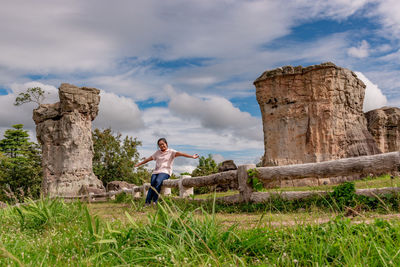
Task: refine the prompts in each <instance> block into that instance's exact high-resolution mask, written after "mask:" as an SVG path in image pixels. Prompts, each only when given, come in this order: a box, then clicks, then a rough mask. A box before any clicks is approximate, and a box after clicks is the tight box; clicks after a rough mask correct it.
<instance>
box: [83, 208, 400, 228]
mask: <svg viewBox="0 0 400 267" xmlns="http://www.w3.org/2000/svg"><path fill="white" fill-rule="evenodd" d="M156 209H157V208H156V207H149V208H140V207H139V208H138V207H133V206H132V205H131V204H119V203H93V204H89V210H90V212H91V213H92V214H93V215H97V216H99V217H100V218H102V219H105V220H107V221H116V220H118V221H120V222H121V223H122V224H125V223H128V220H127V217H126V215H125V212H128V213H129V214H130V215H131V217H132V218H133V219H134V220H135V221H136V223H138V224H145V223H146V222H147V221H148V216H149V215H152V214H154V213H155V212H156ZM195 216H196V217H198V218H200V219H201V218H203V217H204V216H205V215H203V214H199V213H195ZM337 216H341V215H340V214H339V213H323V212H321V211H315V212H296V213H263V214H261V213H234V214H233V213H216V214H215V218H216V220H217V221H218V222H220V223H221V224H222V225H225V226H227V227H230V226H231V225H237V227H238V228H243V229H247V228H253V227H256V226H260V227H290V226H295V225H299V224H300V225H304V224H322V223H326V222H329V221H330V220H333V219H335V218H336V217H337ZM348 218H350V220H351V221H352V222H354V223H362V222H365V223H371V222H373V221H374V220H375V219H378V218H380V219H385V220H398V221H400V213H393V214H380V213H372V212H360V213H357V214H352V215H350V216H348Z"/></svg>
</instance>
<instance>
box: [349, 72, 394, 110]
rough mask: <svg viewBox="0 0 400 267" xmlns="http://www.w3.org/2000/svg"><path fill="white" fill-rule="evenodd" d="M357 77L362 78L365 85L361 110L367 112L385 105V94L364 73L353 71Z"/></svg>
mask: <svg viewBox="0 0 400 267" xmlns="http://www.w3.org/2000/svg"><path fill="white" fill-rule="evenodd" d="M355 73H356V75H357V77H358V78H359V79H360V80H362V81H363V82H364V83H365V85H366V88H365V97H364V106H363V111H364V112H367V111H369V110H372V109H377V108H381V107H383V106H385V105H386V104H387V99H386V96H385V95H384V94H383V93H382V91H381V89H379V87H378V86H377V85H376V84H374V83H373V82H371V81H370V80H369V79H368V78H367V77H365V75H364V74H362V73H361V72H355Z"/></svg>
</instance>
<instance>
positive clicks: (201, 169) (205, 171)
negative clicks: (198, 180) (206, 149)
mask: <svg viewBox="0 0 400 267" xmlns="http://www.w3.org/2000/svg"><path fill="white" fill-rule="evenodd" d="M217 172H218V164H217V163H216V162H215V160H214V159H213V158H212V155H211V154H208V157H207V158H206V157H204V156H201V157H200V158H199V164H198V165H197V167H196V169H194V170H193V172H192V177H196V176H205V175H210V174H213V173H217Z"/></svg>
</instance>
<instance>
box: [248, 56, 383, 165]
mask: <svg viewBox="0 0 400 267" xmlns="http://www.w3.org/2000/svg"><path fill="white" fill-rule="evenodd" d="M254 85H255V87H256V95H257V101H258V103H259V105H260V108H261V113H262V120H263V128H264V147H265V154H264V161H263V165H264V166H273V165H289V164H298V163H308V162H320V161H326V160H333V159H340V158H346V157H355V156H362V155H372V154H376V153H380V152H381V151H380V150H379V148H378V146H377V145H376V143H375V140H374V139H373V137H372V136H371V134H370V133H369V132H368V129H367V121H366V118H365V116H364V114H363V112H362V105H363V101H364V93H365V85H364V83H363V82H362V81H361V80H359V79H358V78H357V76H356V75H355V74H354V73H353V72H352V71H350V70H348V69H345V68H341V67H338V66H336V65H334V64H333V63H323V64H321V65H314V66H309V67H306V68H303V67H301V66H298V67H291V66H285V67H283V68H278V69H275V70H271V71H266V72H264V73H263V74H262V75H261V76H260V77H259V78H258V79H257V80H256V81H255V82H254Z"/></svg>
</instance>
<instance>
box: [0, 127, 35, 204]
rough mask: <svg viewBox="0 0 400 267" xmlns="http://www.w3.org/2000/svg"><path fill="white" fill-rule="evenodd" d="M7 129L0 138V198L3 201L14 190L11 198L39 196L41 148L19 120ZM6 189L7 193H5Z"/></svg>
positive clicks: (19, 198) (8, 198)
mask: <svg viewBox="0 0 400 267" xmlns="http://www.w3.org/2000/svg"><path fill="white" fill-rule="evenodd" d="M12 127H13V129H8V130H6V132H5V134H4V138H3V139H2V140H0V152H1V153H2V154H3V156H2V157H0V169H1V170H2V171H1V173H0V191H1V192H0V198H1V199H2V200H6V201H12V199H10V195H9V194H10V193H13V194H14V196H15V198H16V199H14V200H18V201H20V200H23V198H24V197H26V196H30V197H33V198H37V197H39V194H40V184H41V181H42V167H41V151H40V148H39V146H38V145H37V144H36V143H33V142H30V141H29V135H28V132H27V131H25V130H23V125H22V124H16V125H13V126H12ZM6 191H7V194H6Z"/></svg>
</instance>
